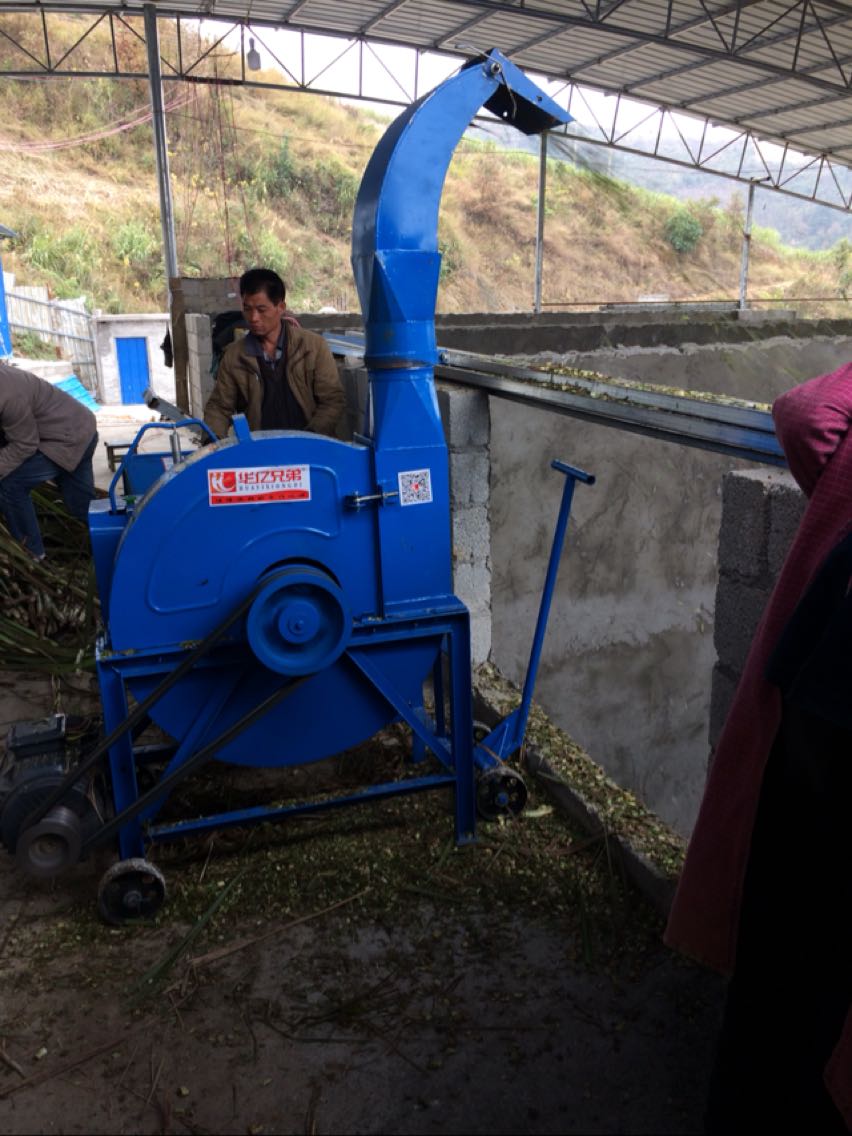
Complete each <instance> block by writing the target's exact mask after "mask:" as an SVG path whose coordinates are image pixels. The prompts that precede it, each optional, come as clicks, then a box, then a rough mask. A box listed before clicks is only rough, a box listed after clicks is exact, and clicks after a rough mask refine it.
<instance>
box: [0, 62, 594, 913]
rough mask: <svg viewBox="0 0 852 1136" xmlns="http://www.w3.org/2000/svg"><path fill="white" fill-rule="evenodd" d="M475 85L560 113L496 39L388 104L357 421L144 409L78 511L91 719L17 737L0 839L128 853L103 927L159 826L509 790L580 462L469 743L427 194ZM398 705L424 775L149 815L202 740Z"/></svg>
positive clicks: (37, 861)
mask: <svg viewBox="0 0 852 1136" xmlns="http://www.w3.org/2000/svg"><path fill="white" fill-rule="evenodd" d="M483 104H484V105H485V106H486V107H488V108H489V109H490V110H492V111H494V112H495V113H496V114H498V115H499V116H500V117H501V118H503V119H505V120H506V121H508V122H511V123H512V124H513V125H515V126H517V127H518V128H520V129H521V130H523V131H524V132H526V133H533V132H536V131H540V130H543V129H546V128H548V127H550V126H553V125H555V124H556V123H559V122H565V121H567V120H568V117H569V116H567V115H566V114H565V112H564V111H562V110H561V109H560V108H559V107H558V106H557V105H556V104H555V103H553V102H552V101H551V100H550V99H549V98H548V97H547V96H546V95H545V94H544V93H543V92H542V91H540V90H539V89H538V88H537V87H536V86H535V85H534V84H532V83H531V82H530V81H529V80H528V79H526V78H525V76H524V75H523V74H522V73H521V72H520V71H519V70H518V69H517V68H516V67H515V66H514V65H513V64H511V63H510V62H509V61H508V60H507V59H505V58H504V57H503V56H502V55H500V54H499V52H496V51H493V52H491V53H489V54H488V55H487V56H484V57H482V58H479V59H476V60H474V61H471V62H470V63H468V64H467V65H466V66H465V67H464V68H462V70H461V71H460V72H459V73H458V74H457V75H455V76H454V77H452V78H450V79H448V80H447V81H446V82H445V83H443V84H442V85H441V86H440V87H438V88H437V89H436V90H434V91H432V92H431V93H430V94H428V95H426V96H425V97H424V98H422V99H421V100H419V101H418V102H417V103H415V104H413V105H412V106H411V107H409V108H408V109H407V110H406V111H405V112H403V114H401V115H400V116H399V118H397V119H396V121H395V122H394V123H393V124H392V125H391V126H390V127H389V129H388V131H387V132H386V134H385V135H384V137H383V138H382V140H381V141H380V143H379V145H378V147H377V149H376V151H375V153H374V154H373V157H372V159H371V160H370V163H369V165H368V167H367V170H366V172H365V174H364V178H363V181H362V184H361V188H360V191H359V194H358V199H357V202H356V206H355V215H354V222H353V242H352V248H353V252H352V261H353V268H354V273H355V279H356V282H357V286H358V292H359V296H360V300H361V306H362V310H363V313H364V322H365V330H366V350H365V361H366V366H367V369H368V372H369V378H370V411H369V421H368V422H367V423H366V424H365V427H364V433H363V434H361V435H357V436H356V438H355V440H354V441H353V442H350V443H346V442H340V441H337V440H334V439H332V438H327V437H322V436H319V435H315V434H309V433H304V432H295V431H294V432H277V431H263V432H259V433H255V434H252V433H250V432H249V430H248V428H247V425H246V422H245V420H244V419H243V418H242V417H237V418H236V419H235V421H234V437H233V439H232V440H231V439H229V440H226V441H222V442H218V443H215V444H211V445H208V446H206V447H204V448H202V449H200V450H198V451H197V452H195V453H194V454H192V455H190V456H188V457H185V456H184V455H183V454H181V452H180V450H179V445H178V442H177V438H178V435H177V433H176V432H174V431H176V430H177V429H178V427H180V426H181V425H195V426H196V427H200V428H202V429H204V427H203V424H201V423H198V422H195V421H194V420H187V421H185V422H181V423H177V424H162V423H158V424H149V425H148V426H146V427H143V429H142V431H140V434H139V435H138V436H137V439H136V440H135V442H134V444H133V445H132V446H131V448H130V450H129V451H128V453H127V454H126V455H125V457H124V459H123V461H122V464H121V466H120V467H119V470H118V471H117V473H116V475H115V479H114V480H113V483H112V486H111V488H110V493H109V499H108V500H106V501H102V502H95V503H94V504H93V506H92V510H91V513H90V530H91V537H92V547H93V553H94V561H95V571H96V576H97V584H98V591H99V594H100V598H101V605H102V612H103V619H104V627H105V632H104V636H103V638H102V640H101V641H100V643H99V648H98V655H97V670H98V679H99V684H100V693H101V702H102V708H103V734H102V736H101V738H100V739H99V740H97V741H96V742H94V744H93V745H92V746H91V748H90V749H89V752H88V753H84V754H83V755H82V756H81V758H80V759H79V760H78V761H77V762H76V763H75V764H74V765H73V768H71V769H68V768H67V764H68V763H67V762H66V761H65V760H64V759H63V756H62V749H63V747H62V744H61V738H59V737H58V736H54V735H51V737H50V739H49V740H47V739H45V738H42V744H41V745H39V743H38V739H37V738H36V739H35V740H34V738H33V733H32V731H30V732H29V733H27V732H26V731H25V730H24V731H22V732H19V734H18V735H17V737H16V738H12V739H11V744H10V749H11V751H12V756H13V758H15V760H14V761H13V763H12V766H11V768H7V770H6V773H5V774H4V778H5V783H4V785H3V786H0V804H2V812H0V836H2V839H3V841H4V843H5V844H6V846H7V848H8V849H9V850H10V851H12V852H14V853H15V855H16V858H17V861H18V864H19V866H20V867H21V868H22V869H24V870H25V871H28V872H30V873H31V874H34V875H42V876H51V875H55V874H58V873H59V872H60V871H62V870H64V869H66V868H68V867H70V866H73V864H75V863H77V861H78V860H79V859H80V858H81V857H83V856H85V855H86V854H87V853H88V852H89V851H90V850H91V849H92V848H94V847H96V846H99V845H102V844H104V843H106V842H109V841H112V840H115V839H117V843H118V849H119V853H120V860H119V862H118V863H116V864H115V865H113V867H112V868H110V869H109V871H108V872H107V873H106V876H105V877H104V880H103V882H102V884H101V889H100V907H101V911H102V914H103V915H104V916H105V917H106V918H107V919H108V920H111V921H113V922H122V921H123V920H124V919H126V918H129V917H134V916H139V915H145V914H151V913H152V912H153V911H155V910H156V909H157V908H158V907H159V905H160V903H161V902H162V900H163V898H164V895H165V884H164V881H163V878H162V875H161V874H160V872H159V871H158V869H157V868H156V867H155V866H154V865H153V864H151V863H149V862H148V861H147V860H146V859H144V856H145V852H146V848H147V846H148V845H150V844H154V843H156V842H158V841H163V840H170V839H174V838H175V837H179V836H184V835H188V834H198V833H203V832H206V831H210V830H214V829H219V828H223V827H228V826H233V825H247V824H253V823H260V822H263V821H268V820H273V819H277V818H281V817H286V816H292V815H296V814H301V813H306V812H310V811H314V810H317V809H319V808H329V807H335V806H340V805H343V804H349V803H354V802H363V801H367V800H375V799H377V798H382V797H388V796H391V795H394V794H403V793H411V792H415V791H417V790H423V789H431V788H436V787H441V786H448V787H451V788H452V789H453V791H454V799H455V833H456V839H457V841H459V842H460V843H463V842H466V841H470V840H472V839H473V837H474V831H475V824H476V811H477V805H478V806H479V809H480V811H481V812H484V813H485V814H486V815H492V816H493V815H495V814H497V813H499V812H500V811H501V810H510V811H518V810H519V809H520V808H522V807H523V803H524V800H525V798H526V791H525V787H524V785H523V781H522V780H521V778H520V777H519V775H518V774H517V773H515V772H514V771H512V770H509V769H508V768H507V767H506V766H505V764H504V761H505V759H506V758H507V757H508V756H510V755H511V754H512V753H514V752H515V751H516V750H517V749H518V748H519V746H520V744H521V742H522V740H523V735H524V729H525V726H526V720H527V715H528V712H529V707H530V700H531V697H532V689H533V684H534V681H535V673H536V669H537V666H538V660H539V657H540V654H541V647H542V642H543V639H544V632H545V626H546V621H547V614H548V610H549V606H550V601H551V598H552V594H553V589H554V586H555V582H556V572H557V568H558V562H559V557H560V553H561V549H562V544H563V541H564V536H565V529H566V525H567V521H568V515H569V511H570V507H571V498H572V493H573V488H574V485H575V483H576V481H577V480H579V481H584V482H587V483H591V482H592V481H593V478H592V477H590V476H589V475H588V474H585V473H583V472H582V471H580V470H576V469H573V468H571V467H570V466H567V465H564V464H562V463H560V462H554V463H553V466H554V468H556V469H558V470H560V471H561V472H562V473H563V474H564V475H565V486H564V492H563V497H562V504H561V507H560V511H559V518H558V523H557V528H556V533H555V536H554V542H553V549H552V552H551V558H550V564H549V567H548V573H547V578H546V582H545V587H544V593H543V596H542V603H541V610H540V612H539V619H538V625H537V627H536V631H535V636H534V641H533V647H532V652H531V656H530V665H529V669H528V673H527V679H526V683H525V687H524V693H523V699H522V702H521V705H520V707H519V708H518V709H517V710H515V711H514V712H513V713H511V714H510V715H509V716H508V717H507V718H506V719H505V720H504V721H503V722H501V723H500V725H499V726H498V727H497V728H496V729H495V730H493V731H492V732H491V733H490V734H488V736H487V737H484V738H482V739H481V740H479V741H478V742H477V741H475V740H474V723H473V715H472V679H471V661H470V632H469V617H468V611H467V609H466V607H465V606H464V605H463V604H462V603H461V602H460V600H458V599H457V598H456V597H455V596H454V594H453V591H452V579H451V564H452V558H451V547H450V505H449V501H450V495H449V475H448V459H447V449H446V444H445V440H444V434H443V429H442V425H441V420H440V415H439V412H438V403H437V397H436V393H435V385H434V373H433V368H434V364H435V362H436V345H435V323H434V313H435V299H436V295H437V288H438V278H439V271H440V261H441V256H440V253H439V252H438V247H437V222H438V207H439V202H440V196H441V191H442V187H443V182H444V178H445V176H446V171H447V168H448V166H449V162H450V159H451V156H452V153H453V150H454V148H455V146H456V143H457V142H458V140H459V138H460V137H461V135H462V133H463V131H464V129H465V127H466V126H467V124H468V122H469V121H470V119H471V118H472V116H473V115H474V114H475V112H476V111H477V110H478V108H479V107H481V106H482V105H483ZM150 429H171V430H172V431H173V435H172V439H171V440H172V452H171V456H169V455H158V456H155V457H153V458H152V456H151V455H149V454H142V453H139V452H138V443H139V440H140V438H141V436H142V434H143V433H144V432H145V431H146V430H150ZM119 485H123V487H124V492H123V493H122V494H120V493H119V492H118V487H119ZM430 677H431V679H432V683H433V689H434V692H435V697H434V708H433V709H432V710H429V709H427V706H426V704H425V700H424V683H425V682H426V680H428V679H429V678H430ZM398 720H402V721H404V722H406V723H407V724H408V725H409V726H410V728H411V731H412V734H413V737H414V753H413V757H414V758H419V757H422V756H423V754H424V752H425V751H426V750H428V751H430V752H431V753H432V754H433V755H434V757H435V758H437V767H438V769H439V771H438V772H433V773H429V774H424V775H422V776H414V775H412V776H410V777H406V778H404V779H402V780H398V781H394V782H389V783H385V784H380V785H373V786H371V787H369V788H367V789H365V790H363V791H361V792H359V793H356V794H354V795H348V796H343V797H334V798H332V799H330V800H328V799H326V800H323V801H321V802H310V803H304V804H296V805H288V806H286V807H274V806H272V807H268V806H259V807H254V808H248V809H240V810H234V811H225V812H220V813H217V814H215V815H212V816H204V817H194V818H192V819H184V820H179V821H177V822H168V823H165V822H158V820H157V817H158V813H159V812H160V810H161V808H162V805H163V804H164V802H165V801H166V800H167V799H168V797H169V794H170V793H171V791H172V790H173V789H174V787H175V786H176V785H177V784H178V783H179V782H181V781H183V780H184V779H185V778H187V777H188V776H189V775H190V774H192V773H193V772H194V771H197V770H198V769H199V768H200V767H201V766H203V765H204V764H205V763H207V762H208V761H210V760H211V759H216V760H217V761H222V762H226V763H230V764H234V765H242V766H252V767H257V766H261V767H278V766H292V765H301V764H305V763H308V762H313V761H317V760H319V759H321V758H325V757H329V756H332V755H334V754H337V753H340V752H341V751H343V750H346V749H348V748H350V747H352V746H354V745H356V744H358V743H360V742H362V741H364V740H366V739H368V738H370V737H372V736H373V735H374V734H375V733H376V732H377V731H379V730H380V729H381V728H382V727H384V726H385V725H387V724H388V723H389V722H393V721H398ZM151 722H153V723H156V725H158V726H159V727H161V729H162V730H163V731H165V733H166V735H168V737H170V738H171V739H173V744H172V745H171V746H169V747H167V748H166V752H165V754H163V753H160V754H159V755H158V756H159V757H160V758H161V759H162V760H161V762H160V765H161V772H160V773H159V774H158V776H157V779H156V781H155V783H154V784H153V785H152V786H151V787H148V788H144V789H143V788H142V787H141V786H140V781H141V780H142V778H140V772H141V769H142V767H143V765H144V764H145V763H146V762H150V758H151V754H150V747H140V746H137V744H136V741H137V739H138V737H139V735H140V733H141V732H142V730H143V729H144V728H145V727H146V726H147V725H148V724H149V723H151ZM58 732H59V733H61V730H58ZM7 764H8V763H7ZM99 772H103V773H105V776H103V777H102V778H101V779H100V782H99V783H103V784H105V785H106V786H107V791H106V792H102V793H101V795H100V798H98V796H97V794H96V792H95V789H94V785H95V774H96V773H99Z"/></svg>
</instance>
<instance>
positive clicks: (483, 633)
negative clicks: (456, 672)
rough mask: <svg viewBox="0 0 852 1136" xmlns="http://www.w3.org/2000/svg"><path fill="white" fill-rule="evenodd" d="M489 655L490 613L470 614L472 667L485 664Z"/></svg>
mask: <svg viewBox="0 0 852 1136" xmlns="http://www.w3.org/2000/svg"><path fill="white" fill-rule="evenodd" d="M490 654H491V612H490V610H489V611H487V612H482V613H481V614H476V615H475V614H473V613H471V617H470V658H471V662H472V663H473V665H474V666H478V665H479V663H487V662H488V658H489V656H490Z"/></svg>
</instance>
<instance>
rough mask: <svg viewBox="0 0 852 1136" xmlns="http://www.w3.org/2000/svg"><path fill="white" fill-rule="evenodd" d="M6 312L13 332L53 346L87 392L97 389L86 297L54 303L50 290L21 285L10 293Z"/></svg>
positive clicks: (7, 295)
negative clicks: (31, 336) (49, 293)
mask: <svg viewBox="0 0 852 1136" xmlns="http://www.w3.org/2000/svg"><path fill="white" fill-rule="evenodd" d="M6 310H7V312H8V316H9V326H10V328H11V329H12V331H14V332H17V333H18V334H21V335H33V336H36V337H37V338H38V339H40V340H41V341H42V342H43V343H48V344H52V345H53V347H54V348H55V349H56V354H57V358H60V359H65V360H67V361H68V362H69V363H70V364H71V366H72V368H73V370H74V374H75V375H76V376H77V378H78V379H79V380H80V381H81V382H82V383H83V385H84V386H85V387H86V388H87V390H89V391H94V390H95V389H96V387H97V370H96V366H95V343H94V337H93V333H92V320H91V316H90V315H89V313H88V312H87V311H86V301H85V299H84V297H82V296H80V297H78V298H77V299H74V300H51V299H50V298H49V295H48V291H47V288H45V287H43V286H35V285H20V284H19V285H16V286H15V287H14V288H13V289H9V290H8V291H7V292H6Z"/></svg>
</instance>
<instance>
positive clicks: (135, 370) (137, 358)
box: [115, 336, 150, 402]
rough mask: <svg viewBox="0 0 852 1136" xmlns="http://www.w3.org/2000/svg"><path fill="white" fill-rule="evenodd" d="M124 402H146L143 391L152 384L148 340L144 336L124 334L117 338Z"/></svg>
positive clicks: (119, 374)
mask: <svg viewBox="0 0 852 1136" xmlns="http://www.w3.org/2000/svg"><path fill="white" fill-rule="evenodd" d="M115 353H116V356H117V358H118V377H119V380H120V382H121V401H122V402H144V401H145V399H144V398H143V397H142V394H143V391H144V390H145V388H146V387H148V386H149V385H150V383H149V379H150V372H149V370H148V341H147V340H146V339H145V338H144V336H140V337H138V338H137V337H131V336H123V337H122V338H120V339H119V338H118V337H117V336H116V340H115Z"/></svg>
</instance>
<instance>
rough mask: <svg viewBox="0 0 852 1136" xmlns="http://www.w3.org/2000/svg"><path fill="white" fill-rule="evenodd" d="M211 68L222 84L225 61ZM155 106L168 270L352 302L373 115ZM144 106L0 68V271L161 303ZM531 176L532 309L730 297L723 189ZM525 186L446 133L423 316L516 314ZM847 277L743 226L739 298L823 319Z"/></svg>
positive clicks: (849, 256)
mask: <svg viewBox="0 0 852 1136" xmlns="http://www.w3.org/2000/svg"><path fill="white" fill-rule="evenodd" d="M9 18H10V17H6V19H9ZM84 49H85V50H88V49H89V48H88V47H85V48H84ZM3 50H4V48H3V46H2V44H0V57H2V52H3ZM91 50H92V51H94V50H95V46H92V47H91ZM126 50H127V51H128V52H133V51H136V52H139V53H141V52H142V51H143V48H142V46H141V45H139V44H136V45H133V44H128V45H126ZM139 62H140V66H142V65H143V64H144V60H143V59H140V61H139ZM0 63H2V58H0ZM221 67H222V77H223V78H226V77H227V73H228V70H229V68H232V67H233V57H228V58H224V59H223V60H222V63H221ZM165 100H166V105H167V108H168V114H167V122H168V136H169V156H170V164H171V175H172V185H173V194H174V205H175V221H176V231H177V244H178V258H179V263H180V270H181V274H182V275H185V276H214V277H220V276H228V275H238V274H239V273H240V272H241V271H243V269H244V268H246V267H248V266H250V265H252V264H258V263H261V264H267V265H271V266H272V267H274V268H276V269H277V270H278V271H279V272H281V274H282V275H283V276H284V277H285V279H286V281H287V283H288V288H289V297H288V298H289V300H290V303H291V306H292V307H293V308H294V310H297V311H299V310H301V311H312V310H313V311H315V310H317V309H319V308H321V307H324V306H332V307H334V308H336V309H337V310H353V309H357V306H358V301H357V296H356V293H355V289H354V285H353V282H352V274H351V268H350V264H349V242H350V230H351V218H352V207H353V204H354V200H355V196H356V193H357V189H358V184H359V181H360V177H361V174H362V172H363V169H364V166H365V165H366V162H367V160H368V159H369V156H370V154H371V152H372V150H373V148H374V146H375V144H376V141H377V140H378V138H379V137H380V136H381V133H382V131H383V129H384V125H385V124H384V123H383V122H382V121H380V120H379V119H378V118H377V117H376V116H375V115H372V114H370V113H368V112H366V111H364V110H363V109H360V108H358V107H355V106H352V105H348V104H344V103H342V102H338V101H335V100H332V99H328V98H320V97H317V96H309V95H304V94H300V93H297V92H286V91H272V90H261V89H258V88H241V87H236V86H234V85H228V84H226V83H220V84H213V85H210V84H189V83H183V82H176V81H170V82H167V83H166V84H165ZM147 105H148V90H147V84H146V83H144V82H141V81H132V80H122V81H116V80H111V79H91V80H80V79H53V80H49V81H41V80H15V79H3V80H2V81H0V114H2V123H3V125H2V126H0V148H1V149H2V150H3V162H2V172H0V222H2V223H3V224H4V225H7V226H8V227H9V228H11V229H13V230H15V232H16V233H17V234H18V235H17V237H16V239H15V240H14V241H12V242H9V241H5V242H4V243H3V261H4V267H5V268H6V270H7V271H11V272H13V273H14V274H15V277H16V280H17V282H18V283H21V284H46V285H48V286H49V288H50V289H51V291H52V292H53V294H55V295H56V296H57V297H60V298H61V297H71V296H77V295H80V294H84V295H85V296H86V297H87V299H88V301H89V303H90V305H91V307H93V308H101V309H103V310H106V311H114V312H115V311H128V312H129V311H152V310H153V311H156V310H162V309H163V308H164V307H165V302H166V296H165V287H164V277H163V266H162V254H161V230H160V221H159V203H158V195H157V184H156V174H155V165H154V146H153V139H152V129H151V124H150V120H149V119H147V118H146V117H145V115H146V110H147ZM548 179H549V181H548V193H547V211H546V230H545V255H544V278H543V293H544V301H545V303H547V304H571V305H581V304H587V305H589V306H596V305H597V304H599V303H601V302H606V301H610V302H612V301H632V300H636V299H637V298H638V297H640V296H642V295H647V294H655V295H659V294H664V295H667V296H669V297H671V298H672V299H678V300H689V299H720V298H729V299H731V298H734V297H735V296H736V295H737V291H738V280H739V269H740V255H741V233H742V224H743V206H742V198H741V197H734V198H733V199H731V200H730V201H729V202H728V203H727V205H725V206H722V205H720V204H719V202H718V201H716V200H714V199H712V198H711V199H699V200H690V201H680V200H678V199H676V198H673V197H671V196H668V195H666V194H663V193H659V192H651V191H649V190H645V189H640V188H637V187H635V186H631V185H628V184H627V183H624V182H621V181H618V180H616V179H614V178H612V177H609V176H606V175H604V174H602V173H600V172H598V171H595V170H591V169H586V168H580V167H578V166H576V165H572V164H570V163H568V162H565V161H552V162H550V164H549V169H548ZM537 181H538V160H537V158H536V157H535V156H533V155H530V154H528V153H523V152H519V151H511V152H507V151H503V150H500V149H498V148H497V146H496V145H495V144H493V143H489V142H481V141H474V140H471V139H465V140H464V141H463V142H462V143H461V145H460V146H459V148H458V150H457V152H456V155H455V158H454V160H453V163H452V166H451V168H450V171H449V174H448V177H447V182H446V187H445V191H444V197H443V201H442V208H441V216H440V230H439V242H440V248H441V251H442V253H443V263H442V272H441V288H440V294H439V301H438V306H439V310H440V311H443V312H458V311H482V310H492V311H510V310H529V309H530V307H531V304H532V297H533V281H534V259H535V231H536V202H537ZM850 287H852V247H850V245H849V243H848V242H847V241H845V240H841V241H839V242H838V243H837V244H836V245H835V246H834V247H833V248H831V249H829V250H826V251H822V252H809V251H804V250H794V249H789V248H785V247H783V246H782V245H781V243H780V240H779V238H778V236H777V234H775V233H774V232H772V231H771V230H765V229H758V230H757V231H756V233H755V236H754V239H753V242H752V264H751V274H750V291H749V294H750V296H751V297H761V298H767V299H769V300H773V301H793V300H795V299H797V298H800V297H823V298H824V299H822V301H821V302H820V303H818V304H814V303H811V304H808V305H803V306H802V307H801V311H802V312H803V314H807V315H829V314H831V315H839V314H845V308H846V305H845V303H844V300H845V293H846V291H847V289H848V288H850Z"/></svg>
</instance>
